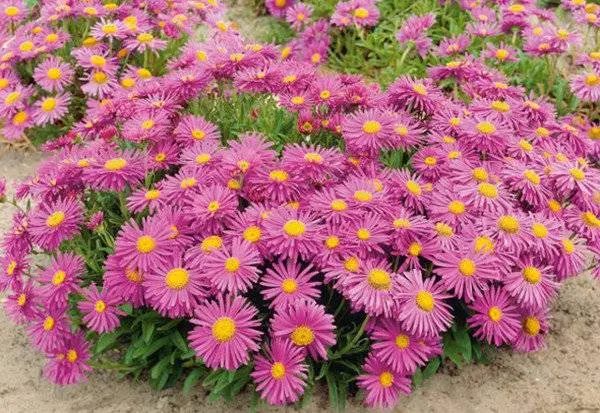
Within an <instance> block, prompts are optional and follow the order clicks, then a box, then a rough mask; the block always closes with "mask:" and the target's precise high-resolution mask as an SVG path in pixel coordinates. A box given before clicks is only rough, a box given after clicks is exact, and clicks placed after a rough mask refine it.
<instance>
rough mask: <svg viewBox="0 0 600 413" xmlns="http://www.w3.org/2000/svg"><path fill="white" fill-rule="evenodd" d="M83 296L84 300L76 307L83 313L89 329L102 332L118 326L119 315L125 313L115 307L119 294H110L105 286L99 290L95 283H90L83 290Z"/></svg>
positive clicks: (119, 322)
mask: <svg viewBox="0 0 600 413" xmlns="http://www.w3.org/2000/svg"><path fill="white" fill-rule="evenodd" d="M83 296H84V298H85V300H84V301H81V302H79V304H78V305H77V307H78V308H79V311H81V312H82V313H83V322H84V323H85V325H86V326H87V327H88V328H89V329H90V330H92V331H96V332H97V333H100V334H102V333H109V332H111V331H113V330H115V329H116V328H117V327H119V325H120V324H121V321H120V320H119V316H122V315H125V313H124V312H123V311H121V310H119V309H118V307H117V305H119V304H121V299H120V297H119V296H116V295H113V294H110V291H108V290H107V289H106V288H104V289H103V290H102V292H99V291H98V287H97V286H96V284H91V285H90V286H89V287H88V288H87V289H86V290H84V291H83Z"/></svg>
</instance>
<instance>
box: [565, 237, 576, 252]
mask: <svg viewBox="0 0 600 413" xmlns="http://www.w3.org/2000/svg"><path fill="white" fill-rule="evenodd" d="M562 245H563V249H564V250H565V252H566V253H567V254H569V255H571V254H573V253H574V252H575V244H574V243H573V241H571V240H570V239H568V238H567V239H563V240H562Z"/></svg>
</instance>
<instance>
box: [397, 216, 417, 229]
mask: <svg viewBox="0 0 600 413" xmlns="http://www.w3.org/2000/svg"><path fill="white" fill-rule="evenodd" d="M392 225H393V226H394V228H396V229H408V228H411V227H412V224H411V223H410V221H409V220H408V219H407V218H396V219H394V222H393V223H392Z"/></svg>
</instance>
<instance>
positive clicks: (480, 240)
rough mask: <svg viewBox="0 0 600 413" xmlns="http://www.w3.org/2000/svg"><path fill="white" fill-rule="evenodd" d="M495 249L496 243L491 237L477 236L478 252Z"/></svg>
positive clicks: (476, 249)
mask: <svg viewBox="0 0 600 413" xmlns="http://www.w3.org/2000/svg"><path fill="white" fill-rule="evenodd" d="M493 250H494V243H493V242H492V240H491V239H490V238H489V237H486V236H484V235H481V236H478V237H477V238H475V251H477V252H492V251H493Z"/></svg>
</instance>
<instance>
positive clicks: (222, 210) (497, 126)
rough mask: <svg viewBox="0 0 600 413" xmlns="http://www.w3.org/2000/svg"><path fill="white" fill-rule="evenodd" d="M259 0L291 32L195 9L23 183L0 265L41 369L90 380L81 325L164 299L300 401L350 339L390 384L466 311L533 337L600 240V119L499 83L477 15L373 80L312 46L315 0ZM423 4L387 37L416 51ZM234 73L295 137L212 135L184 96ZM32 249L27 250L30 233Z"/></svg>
mask: <svg viewBox="0 0 600 413" xmlns="http://www.w3.org/2000/svg"><path fill="white" fill-rule="evenodd" d="M153 3H154V2H150V3H149V4H153ZM156 3H157V4H158V3H162V2H156ZM176 3H177V2H170V3H169V4H176ZM187 3H188V2H186V4H187ZM192 3H196V8H197V9H198V10H204V9H205V8H206V7H208V5H209V4H212V3H214V2H207V3H206V4H205V3H204V2H192ZM199 4H202V5H204V6H202V7H200V6H198V5H199ZM513 6H514V5H513ZM186 7H187V6H186ZM267 7H268V9H269V10H270V11H271V13H273V14H275V15H277V16H280V17H282V18H283V17H285V18H287V19H288V20H292V24H295V23H297V24H296V27H298V28H299V29H303V31H302V32H301V33H300V37H299V38H298V39H296V40H294V41H293V42H292V44H288V45H286V46H284V47H281V48H277V47H276V46H273V45H269V44H257V43H252V42H249V41H246V40H245V39H243V37H242V36H241V35H239V34H238V33H236V32H235V31H234V30H232V29H231V28H228V26H227V24H225V23H223V22H221V23H218V22H217V23H214V24H212V23H211V24H209V29H210V28H212V29H211V30H209V35H208V37H207V38H208V40H206V41H202V42H200V41H197V40H189V41H188V42H187V43H186V44H185V45H184V46H183V48H182V53H181V55H179V56H177V57H175V58H172V59H171V60H170V61H169V62H168V63H167V65H168V68H169V70H168V71H167V73H166V74H164V75H161V76H154V77H153V78H152V80H151V81H150V80H149V81H143V82H141V81H140V82H137V81H136V82H132V83H131V84H128V85H123V84H115V85H114V88H115V91H114V92H113V93H112V94H111V95H110V97H109V98H106V99H104V100H103V103H102V104H99V105H97V106H94V108H93V110H90V111H88V114H90V113H92V114H93V121H92V120H90V121H89V122H88V123H86V124H85V125H77V126H75V127H74V128H73V129H72V130H71V132H70V133H69V134H66V135H65V136H63V137H61V138H59V139H58V140H56V141H53V142H51V143H50V144H49V145H47V149H49V151H50V152H51V153H50V154H49V157H48V158H47V159H46V160H45V161H44V162H43V163H42V164H41V166H40V167H39V170H38V171H37V173H36V176H34V177H32V178H31V179H29V180H27V181H26V182H24V183H22V184H20V185H19V186H18V187H17V188H16V197H17V198H18V199H19V200H25V199H28V200H33V201H34V202H33V205H34V206H33V207H32V208H31V209H22V210H19V212H17V213H16V214H15V216H14V219H13V227H12V228H11V230H10V232H9V233H8V234H6V236H5V237H4V238H3V240H2V248H3V249H4V251H5V255H4V256H3V258H2V259H1V260H0V271H1V272H0V287H1V288H2V289H4V290H7V291H8V296H7V301H6V311H7V313H8V314H9V316H10V317H11V318H12V319H13V320H14V321H15V322H16V323H20V324H24V325H26V327H27V331H28V334H29V337H30V339H31V342H32V345H34V346H35V347H36V348H38V349H39V350H40V351H43V352H44V353H45V354H46V355H47V356H48V364H47V366H46V368H45V373H46V375H47V376H48V377H49V378H50V379H51V380H52V381H54V382H56V383H60V384H69V383H74V382H77V381H79V380H82V379H84V376H85V374H86V373H87V371H89V370H90V367H89V365H88V360H89V359H90V357H92V356H93V355H92V354H91V350H90V341H92V342H93V341H94V340H95V339H96V338H97V337H98V336H100V337H101V336H102V335H103V334H106V333H110V332H118V331H119V329H121V328H123V326H124V324H122V323H124V321H123V320H126V319H127V318H130V316H131V315H132V314H143V315H142V317H144V316H145V315H146V314H150V313H153V314H154V313H156V314H159V315H160V316H161V317H163V318H165V319H177V320H178V321H177V322H179V321H181V322H182V323H181V325H180V326H179V327H177V328H181V330H177V333H178V334H179V331H185V333H186V334H187V342H186V343H185V344H184V347H185V346H189V349H190V350H191V352H192V353H193V355H195V356H196V358H197V359H198V360H201V362H202V363H203V365H204V366H206V367H208V368H209V369H212V370H218V369H224V370H227V371H234V370H237V369H243V368H245V367H246V366H249V365H252V371H251V372H249V377H251V378H252V380H253V381H254V383H255V384H256V390H257V391H258V392H259V393H260V396H261V397H262V398H263V399H265V400H267V402H269V403H271V404H286V403H294V402H296V401H298V400H299V399H300V397H301V396H302V395H303V393H304V391H305V389H306V388H307V386H309V384H310V385H312V383H309V380H310V377H311V376H312V374H310V373H311V372H314V366H315V365H317V364H318V363H321V365H323V363H327V362H328V360H329V359H331V358H335V359H337V360H341V361H342V362H344V363H346V365H350V366H352V365H353V364H352V362H350V361H347V360H346V359H345V358H344V357H346V356H347V355H348V354H350V353H352V351H354V352H355V353H354V356H353V357H356V354H358V355H359V356H358V357H359V359H360V361H359V365H360V366H361V367H362V373H361V374H356V371H355V370H353V371H354V375H355V376H356V377H354V378H355V381H356V385H357V386H358V387H359V388H361V389H363V390H364V392H365V402H366V404H367V405H368V406H371V407H392V406H394V405H395V404H396V403H397V401H398V399H399V397H400V395H401V394H406V393H409V392H410V391H411V377H412V375H413V374H415V372H416V371H417V369H419V368H421V367H423V366H425V365H426V364H427V363H428V362H429V361H430V360H432V359H433V358H435V357H438V356H440V355H441V354H442V351H443V342H444V341H443V338H444V335H445V334H446V332H447V331H448V330H449V329H450V328H451V326H452V325H453V324H454V325H455V326H456V325H457V323H459V322H460V323H464V324H465V325H466V328H468V329H469V330H470V331H471V334H472V335H473V336H474V337H475V338H477V339H478V340H480V341H482V342H487V343H489V344H491V345H495V346H502V345H506V346H511V347H512V348H514V349H515V350H517V351H524V352H526V351H535V350H538V349H540V348H543V346H544V338H545V336H546V334H547V333H548V330H549V321H548V319H549V308H550V305H551V303H552V300H553V298H554V297H555V296H556V294H557V292H558V289H559V288H560V286H561V284H562V283H563V282H564V281H565V280H567V279H569V278H571V277H574V276H576V275H578V274H580V273H582V272H584V271H585V269H586V268H587V267H588V265H589V264H590V260H593V261H594V262H597V260H598V254H599V253H600V171H599V170H598V168H597V163H598V160H599V157H600V141H599V140H598V134H599V133H598V131H599V130H600V129H599V127H598V126H597V125H596V124H594V123H592V121H590V120H589V119H588V118H587V117H585V116H581V115H568V116H558V115H557V114H556V112H555V109H554V107H553V105H551V104H550V103H549V102H548V101H547V99H545V98H544V97H536V96H534V95H531V94H527V93H526V92H525V90H524V89H523V88H522V87H520V86H518V85H516V86H512V85H510V81H509V79H508V78H507V76H506V75H504V74H503V73H502V72H501V71H500V70H499V69H497V68H496V66H495V65H496V64H497V63H498V61H500V62H504V61H510V60H511V59H512V58H516V57H515V56H516V53H515V51H514V50H513V49H511V48H510V47H508V46H506V45H504V44H500V45H498V46H497V47H496V46H494V47H491V46H488V47H487V52H486V53H485V54H484V55H482V58H481V59H479V58H475V57H474V56H471V55H469V54H468V52H466V50H467V48H468V46H469V45H470V44H471V37H470V36H471V35H462V36H457V37H453V38H448V39H445V40H443V41H442V42H440V43H439V44H438V45H437V46H436V47H435V48H433V54H435V55H436V56H437V57H439V58H446V57H448V58H451V59H454V60H451V61H449V62H448V63H446V64H442V65H438V66H431V67H430V68H429V73H428V74H429V76H428V77H426V78H417V77H413V76H400V77H398V78H397V79H396V80H395V81H394V82H393V83H392V84H391V85H390V86H389V87H388V88H387V90H385V91H383V90H381V89H380V87H379V86H378V85H375V84H371V83H368V82H367V81H366V80H365V79H363V78H362V77H360V76H350V75H341V74H336V73H331V72H325V71H320V70H319V69H318V65H319V64H321V63H323V60H322V58H323V57H325V56H326V55H327V51H328V48H329V41H330V39H329V35H328V23H327V22H326V21H325V20H319V21H317V22H316V23H314V24H312V25H311V24H309V23H307V22H306V20H307V19H308V18H309V16H310V14H311V9H310V7H308V6H305V5H303V4H302V3H294V2H292V1H289V0H288V1H279V0H275V1H272V2H271V1H269V2H267ZM522 7H523V8H525V6H522ZM532 7H533V6H532ZM573 7H575V6H573ZM517 9H520V8H515V7H512V6H511V7H505V6H502V7H501V8H500V12H501V15H502V20H501V23H498V25H499V27H505V26H506V27H521V28H522V30H526V29H527V28H528V27H529V26H528V25H527V24H526V23H527V22H528V21H529V20H528V18H527V16H520V13H521V12H519V11H518V10H517ZM376 10H377V7H376V5H375V3H374V2H371V1H349V2H343V3H338V7H336V11H335V12H334V13H335V14H334V17H332V23H333V24H336V25H339V26H347V25H352V24H354V25H358V26H369V25H373V24H375V22H376V21H377V18H376V17H377V15H378V12H376ZM526 10H527V9H526ZM471 12H473V13H478V14H477V16H479V15H481V16H486V15H490V14H493V15H494V16H496V14H495V13H496V11H494V10H492V9H489V10H488V9H485V10H483V9H482V10H479V11H477V12H476V11H473V10H471ZM106 13H107V14H110V13H109V12H106ZM300 15H302V16H304V17H302V18H300V17H299V16H300ZM371 18H372V19H373V20H369V19H371ZM488 18H489V19H491V17H488ZM206 19H207V21H212V20H211V19H212V17H211V18H209V17H206ZM337 19H339V24H338V23H335V22H336V21H338V20H337ZM346 19H348V22H346ZM111 21H113V22H116V21H117V20H111ZM344 22H346V23H344ZM434 22H435V18H434V16H433V15H426V16H422V17H413V18H411V20H410V25H411V26H414V29H411V30H407V29H404V30H402V29H401V33H399V35H398V37H399V38H402V39H404V40H403V41H413V42H415V44H416V43H417V42H420V43H419V44H422V45H423V47H421V48H419V50H420V51H419V53H421V52H422V53H424V54H426V53H429V50H430V48H431V44H428V42H427V40H424V39H427V35H426V31H427V30H428V29H429V28H430V27H431V26H432V25H433V24H434ZM114 24H115V27H116V31H115V32H114V33H113V35H114V36H113V37H114V38H115V39H119V40H121V39H120V37H119V36H121V34H120V33H125V31H126V28H123V27H121V26H120V25H118V24H117V23H114ZM486 24H490V25H491V24H492V23H491V22H487V23H486ZM498 30H500V28H499V29H498ZM96 32H97V31H96ZM123 36H125V37H124V39H125V43H124V44H127V45H129V46H130V47H133V49H137V48H139V47H142V45H140V44H137V43H135V42H136V41H137V40H136V39H132V38H128V37H127V36H126V35H125V34H123ZM411 36H412V37H411ZM127 40H129V41H127ZM138 40H139V39H138ZM138 43H139V41H138ZM132 45H133V46H132ZM309 45H310V46H309ZM144 47H147V48H149V49H148V50H153V48H155V49H156V48H158V49H160V48H162V47H164V43H162V42H161V41H160V40H159V39H158V38H157V39H154V40H152V39H150V40H148V42H147V44H146V45H145V46H144ZM556 47H557V48H560V47H565V46H564V45H563V46H556ZM314 48H317V49H318V51H315V49H314ZM133 49H132V50H133ZM128 50H129V49H128ZM85 53H88V52H85ZM85 53H84V52H82V54H77V53H75V55H77V56H79V57H81V56H88V58H87V59H83V58H82V59H83V60H82V62H89V63H90V64H92V66H93V62H92V60H94V61H95V60H96V59H90V58H89V55H88V54H85ZM315 55H318V56H317V57H315ZM79 57H77V58H79ZM106 59H108V60H106V64H108V62H109V61H110V58H109V57H108V56H106ZM86 64H87V63H86ZM82 65H83V63H82ZM83 66H84V67H85V65H83ZM87 69H88V70H91V71H92V72H93V71H94V70H97V69H98V68H94V67H87ZM90 73H91V72H90ZM450 81H452V82H454V85H455V87H454V88H453V87H450V88H446V87H445V86H443V85H444V84H446V83H447V82H450ZM121 83H122V82H121ZM250 94H252V95H253V96H258V95H260V96H263V97H266V98H268V99H269V102H277V103H276V104H277V108H278V109H281V111H282V112H284V113H285V115H286V116H289V118H291V119H293V120H294V121H295V126H296V128H297V130H298V131H299V132H300V133H302V134H303V135H304V137H305V141H304V142H302V143H294V144H291V143H289V144H286V145H283V146H282V147H277V146H276V145H275V144H274V142H272V141H271V140H269V137H268V136H271V135H269V134H267V135H268V136H265V135H263V134H261V133H258V132H256V131H241V132H240V131H237V132H236V133H235V134H234V135H235V136H233V137H232V138H231V139H226V134H225V131H224V126H223V125H222V124H221V122H223V123H224V122H225V119H217V120H216V121H214V122H211V121H209V119H211V116H209V115H211V113H212V112H211V111H207V112H203V111H202V109H200V108H201V107H202V105H200V104H199V103H198V102H199V100H201V99H203V98H204V99H206V98H207V99H211V98H215V97H216V96H218V97H219V98H222V99H224V100H225V101H227V102H228V101H234V100H236V99H237V98H238V97H239V96H243V95H250ZM261 110H262V108H260V107H259V108H255V109H254V111H253V112H252V113H247V108H242V109H240V112H242V113H243V117H244V118H246V117H248V116H249V117H251V118H252V117H258V116H260V111H261ZM90 116H92V115H90ZM232 116H233V115H232ZM292 123H293V122H292ZM287 132H291V131H284V134H285V133H287ZM277 133H278V134H281V131H280V130H279V131H277ZM341 148H343V149H341ZM397 158H400V160H398V159H397ZM0 193H2V190H0ZM92 241H93V242H92ZM46 253H48V254H49V255H50V256H51V259H50V261H49V262H48V263H47V264H46V265H45V266H44V268H43V269H42V270H40V271H38V270H37V267H36V265H33V264H34V263H33V262H32V256H33V255H40V254H46ZM99 260H101V262H99ZM594 275H595V276H597V277H598V276H600V274H598V270H597V269H596V270H595V274H594ZM132 308H133V309H134V310H132ZM135 311H138V313H135ZM74 314H75V316H74ZM151 315H152V314H151ZM459 316H460V317H459ZM463 316H464V317H463ZM459 318H464V319H466V320H465V321H464V322H463V321H460V320H458V319H459ZM351 320H352V321H351ZM355 320H359V323H358V324H359V325H361V323H362V327H361V328H359V329H357V331H356V332H355V334H356V336H355V337H353V338H352V339H350V340H347V338H346V336H344V334H347V332H348V330H351V329H352V328H353V325H352V323H353V322H354V321H355ZM174 325H175V324H174ZM352 331H353V332H354V330H352ZM89 332H91V333H90V334H84V333H89ZM86 338H87V340H90V341H86ZM338 341H339V342H338ZM342 341H343V345H341V344H342ZM359 342H361V343H366V344H365V349H362V350H360V348H361V347H360V345H359ZM361 345H362V344H361ZM353 346H355V347H353ZM358 368H360V367H357V369H358ZM323 374H325V373H323ZM230 382H231V380H230ZM243 384H244V383H242V385H243Z"/></svg>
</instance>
